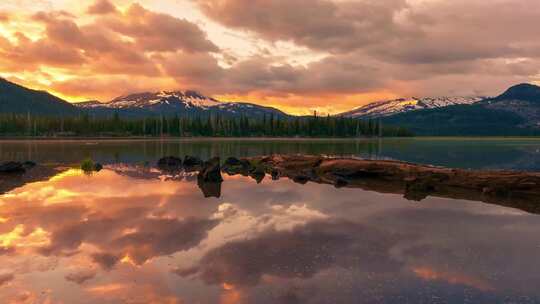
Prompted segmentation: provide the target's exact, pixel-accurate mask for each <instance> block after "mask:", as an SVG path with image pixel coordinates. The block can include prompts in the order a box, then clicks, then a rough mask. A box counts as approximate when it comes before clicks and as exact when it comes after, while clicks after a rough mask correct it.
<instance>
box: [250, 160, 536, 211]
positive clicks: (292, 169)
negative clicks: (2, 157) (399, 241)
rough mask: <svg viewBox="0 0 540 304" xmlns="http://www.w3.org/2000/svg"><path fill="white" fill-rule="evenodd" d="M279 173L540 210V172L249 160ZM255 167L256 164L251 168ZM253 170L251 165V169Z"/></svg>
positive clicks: (408, 195)
mask: <svg viewBox="0 0 540 304" xmlns="http://www.w3.org/2000/svg"><path fill="white" fill-rule="evenodd" d="M243 160H245V161H246V162H248V163H250V164H256V166H257V167H260V168H264V170H265V172H266V173H268V174H271V175H272V176H273V177H288V178H290V179H291V180H293V181H295V182H298V183H302V184H303V183H307V182H309V181H311V182H316V183H322V184H330V185H334V186H336V187H350V188H362V189H365V190H373V191H378V192H382V193H395V194H402V195H404V197H405V198H407V199H410V200H415V201H421V200H423V199H424V198H426V197H428V196H438V197H446V198H452V199H466V200H474V201H483V202H487V203H493V204H498V205H503V206H509V207H514V208H519V209H522V210H525V211H527V212H532V213H540V173H535V172H517V171H502V170H498V171H486V170H465V169H450V168H442V167H436V166H429V165H419V164H412V163H406V162H400V161H386V160H362V159H348V158H327V157H320V156H306V155H292V156H289V155H273V156H267V157H253V158H246V159H243ZM251 170H253V168H251ZM248 173H249V169H248Z"/></svg>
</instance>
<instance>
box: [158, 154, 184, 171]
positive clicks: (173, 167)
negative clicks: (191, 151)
mask: <svg viewBox="0 0 540 304" xmlns="http://www.w3.org/2000/svg"><path fill="white" fill-rule="evenodd" d="M157 165H158V167H159V168H160V169H161V170H164V171H179V170H181V169H182V159H180V158H178V157H175V156H166V157H163V158H160V159H159V160H158V163H157Z"/></svg>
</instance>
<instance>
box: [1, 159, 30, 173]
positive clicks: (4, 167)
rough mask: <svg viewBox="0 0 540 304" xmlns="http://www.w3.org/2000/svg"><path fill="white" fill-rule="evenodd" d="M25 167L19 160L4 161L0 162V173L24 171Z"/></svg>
mask: <svg viewBox="0 0 540 304" xmlns="http://www.w3.org/2000/svg"><path fill="white" fill-rule="evenodd" d="M24 172H26V169H25V168H24V165H23V164H22V163H20V162H14V161H9V162H4V163H2V164H0V173H6V174H12V173H24Z"/></svg>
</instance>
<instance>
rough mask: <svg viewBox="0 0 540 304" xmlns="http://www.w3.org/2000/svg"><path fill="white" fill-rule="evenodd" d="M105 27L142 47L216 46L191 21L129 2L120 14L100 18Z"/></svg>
mask: <svg viewBox="0 0 540 304" xmlns="http://www.w3.org/2000/svg"><path fill="white" fill-rule="evenodd" d="M101 21H102V22H103V23H104V24H105V25H106V26H107V27H108V28H110V29H111V30H113V31H115V32H118V33H120V34H122V35H126V36H129V37H133V38H134V39H135V44H136V45H137V47H138V48H139V49H140V50H143V51H176V50H184V51H187V52H217V51H219V48H218V47H217V46H216V45H215V44H214V43H213V42H211V41H210V40H208V39H207V38H206V37H205V33H204V32H203V31H202V30H201V29H200V28H199V27H198V26H197V25H196V24H194V23H192V22H189V21H187V20H185V19H179V18H175V17H172V16H170V15H167V14H161V13H155V12H151V11H149V10H147V9H145V8H143V7H142V6H140V5H139V4H133V5H131V6H130V7H129V9H128V10H127V11H126V12H125V13H124V14H123V15H122V16H114V17H108V18H104V19H103V20H101Z"/></svg>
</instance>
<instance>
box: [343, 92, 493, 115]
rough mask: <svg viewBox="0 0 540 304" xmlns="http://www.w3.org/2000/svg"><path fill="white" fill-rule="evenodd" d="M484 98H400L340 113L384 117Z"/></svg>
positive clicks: (462, 103) (466, 103)
mask: <svg viewBox="0 0 540 304" xmlns="http://www.w3.org/2000/svg"><path fill="white" fill-rule="evenodd" d="M484 99H486V97H483V96H458V97H425V98H416V97H412V98H400V99H393V100H383V101H376V102H373V103H370V104H367V105H365V106H361V107H359V108H356V109H354V110H351V111H348V112H345V113H341V114H339V115H340V116H345V117H354V118H370V117H371V118H373V117H383V116H390V115H393V114H397V113H403V112H409V111H414V110H423V109H435V108H442V107H447V106H453V105H470V104H473V103H477V102H479V101H481V100H484Z"/></svg>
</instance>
